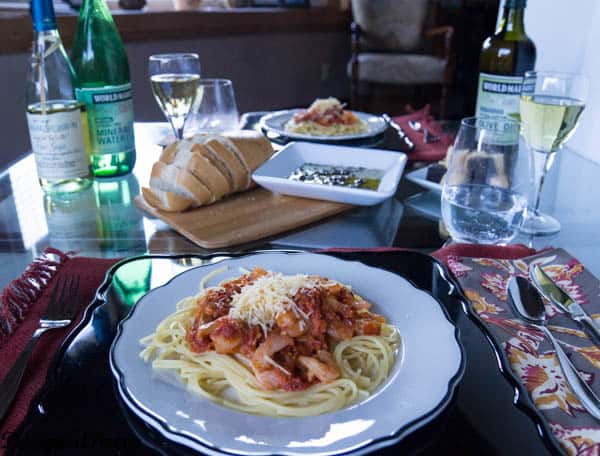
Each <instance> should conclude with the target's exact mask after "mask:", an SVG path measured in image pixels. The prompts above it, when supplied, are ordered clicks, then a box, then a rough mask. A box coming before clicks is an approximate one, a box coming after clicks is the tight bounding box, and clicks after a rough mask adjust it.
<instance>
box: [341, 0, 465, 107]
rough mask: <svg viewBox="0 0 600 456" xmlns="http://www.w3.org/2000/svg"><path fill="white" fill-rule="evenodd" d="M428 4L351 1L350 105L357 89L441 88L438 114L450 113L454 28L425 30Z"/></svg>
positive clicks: (354, 101)
mask: <svg viewBox="0 0 600 456" xmlns="http://www.w3.org/2000/svg"><path fill="white" fill-rule="evenodd" d="M428 11H429V2H428V0H352V15H353V22H352V25H351V33H352V58H351V60H350V62H349V64H348V73H349V77H350V80H351V85H350V87H351V96H350V103H351V104H352V106H353V107H354V108H355V107H356V105H357V102H358V98H359V87H367V89H368V91H369V92H370V90H371V86H372V85H386V86H405V87H408V86H413V87H414V86H439V87H440V88H441V93H440V101H439V111H440V115H441V116H442V117H443V116H444V114H445V112H446V99H447V96H448V88H449V86H450V84H451V83H452V80H453V78H454V65H453V58H452V52H451V48H452V36H453V34H454V29H453V28H452V27H451V26H448V25H446V26H439V27H434V28H429V29H426V30H424V24H425V21H426V18H427V14H428Z"/></svg>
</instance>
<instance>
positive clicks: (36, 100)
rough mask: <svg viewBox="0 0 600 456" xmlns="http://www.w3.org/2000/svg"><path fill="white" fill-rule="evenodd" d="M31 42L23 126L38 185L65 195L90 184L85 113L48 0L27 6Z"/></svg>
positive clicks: (50, 1)
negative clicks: (30, 21)
mask: <svg viewBox="0 0 600 456" xmlns="http://www.w3.org/2000/svg"><path fill="white" fill-rule="evenodd" d="M31 17H32V19H33V30H34V39H33V47H32V53H31V60H30V66H29V74H28V78H27V89H26V100H27V124H28V126H29V137H30V140H31V148H32V150H33V153H34V156H35V162H36V166H37V171H38V177H39V180H40V185H41V186H42V189H43V190H44V192H46V193H49V194H50V193H69V192H73V191H78V190H81V189H83V188H87V187H89V186H90V184H91V179H90V165H89V159H88V156H87V153H86V139H87V136H86V135H87V127H86V116H85V107H84V105H83V104H82V103H79V102H78V101H77V100H76V99H75V94H74V90H73V89H74V84H75V83H76V77H75V73H74V71H73V67H72V65H71V62H70V61H69V57H68V56H67V53H66V52H65V49H64V47H63V45H62V41H61V39H60V35H59V34H58V30H57V28H56V19H55V16H54V7H53V5H52V0H32V2H31Z"/></svg>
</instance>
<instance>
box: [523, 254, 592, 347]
mask: <svg viewBox="0 0 600 456" xmlns="http://www.w3.org/2000/svg"><path fill="white" fill-rule="evenodd" d="M529 276H530V278H531V281H532V282H533V283H534V284H535V286H536V287H537V289H538V290H539V291H540V293H542V295H543V296H544V297H545V298H546V299H547V300H549V301H551V302H553V303H554V304H556V306H558V308H560V309H561V310H562V311H563V312H566V313H568V314H569V315H570V316H571V318H572V319H573V320H575V321H576V322H577V323H578V324H579V325H580V326H581V327H582V328H583V329H584V331H585V332H586V333H587V335H588V336H589V338H590V339H591V341H592V342H593V343H594V345H597V346H599V347H600V328H599V327H598V324H597V323H596V322H595V321H594V320H593V319H592V318H591V317H590V316H589V315H588V314H586V313H585V311H584V310H583V309H582V308H581V306H580V305H579V304H578V303H577V302H576V301H575V300H574V299H573V298H571V297H570V296H569V295H568V294H567V293H566V292H565V291H564V290H563V289H562V288H560V287H559V286H558V285H557V284H556V283H554V281H553V280H552V279H551V278H550V277H549V276H548V274H546V271H544V269H543V268H542V267H540V266H538V265H537V264H535V265H533V266H532V267H531V268H530V270H529Z"/></svg>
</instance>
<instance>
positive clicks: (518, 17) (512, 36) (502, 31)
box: [496, 6, 527, 41]
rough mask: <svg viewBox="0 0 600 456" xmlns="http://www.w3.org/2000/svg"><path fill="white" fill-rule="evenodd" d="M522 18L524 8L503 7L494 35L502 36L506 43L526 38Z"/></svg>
mask: <svg viewBox="0 0 600 456" xmlns="http://www.w3.org/2000/svg"><path fill="white" fill-rule="evenodd" d="M524 17H525V7H524V6H523V7H516V8H515V7H511V6H505V7H504V12H503V14H502V19H501V20H500V25H499V27H498V31H497V32H496V34H497V35H503V37H504V39H505V40H508V41H519V40H522V39H523V38H526V37H527V35H526V34H525V24H524V22H523V19H524Z"/></svg>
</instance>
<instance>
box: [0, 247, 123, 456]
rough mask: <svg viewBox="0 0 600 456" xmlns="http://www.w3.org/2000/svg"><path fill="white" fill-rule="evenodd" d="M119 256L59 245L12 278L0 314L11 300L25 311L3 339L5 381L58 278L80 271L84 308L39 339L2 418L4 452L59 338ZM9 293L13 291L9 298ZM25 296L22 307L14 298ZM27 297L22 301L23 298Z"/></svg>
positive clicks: (0, 371)
mask: <svg viewBox="0 0 600 456" xmlns="http://www.w3.org/2000/svg"><path fill="white" fill-rule="evenodd" d="M117 261H118V259H100V258H87V257H72V256H71V255H68V254H64V253H62V252H59V251H57V250H54V249H47V250H46V251H45V252H44V255H42V257H41V258H39V259H37V260H36V261H35V262H34V263H32V265H30V266H29V267H28V268H27V269H26V271H25V272H24V273H23V275H22V276H21V277H20V278H18V279H16V280H14V281H13V282H11V283H10V284H9V285H8V286H7V287H6V289H5V290H4V291H3V293H2V299H1V300H0V309H3V310H4V313H1V312H0V318H4V320H3V321H5V322H6V318H7V315H8V311H7V309H8V308H9V305H10V307H11V308H12V312H11V313H12V314H13V316H14V315H18V314H20V318H16V319H15V318H10V317H9V319H10V320H11V329H12V330H11V334H10V335H5V336H4V337H3V339H2V340H0V381H1V380H3V379H4V377H5V376H6V374H7V373H8V371H9V370H10V368H11V367H12V365H13V364H14V362H15V361H16V360H17V358H18V356H19V355H20V354H21V352H22V351H23V349H24V348H25V345H26V344H27V342H28V341H29V339H30V338H31V336H32V334H33V332H34V331H35V330H36V328H37V327H38V322H39V320H40V318H41V317H42V316H43V315H44V312H45V310H46V307H47V305H48V302H49V299H50V296H51V294H52V291H53V289H54V284H55V283H56V280H57V279H58V278H60V277H65V276H66V275H70V274H77V275H79V278H80V285H79V287H80V288H79V302H80V304H81V310H80V312H79V315H78V316H77V318H76V319H75V323H72V324H71V325H70V326H69V327H67V328H64V329H53V330H51V331H48V332H47V333H46V334H44V335H43V336H42V337H41V339H40V340H39V342H38V344H37V346H36V348H35V350H34V352H33V354H32V355H31V358H30V359H29V363H28V366H27V370H26V371H25V374H24V376H23V380H22V382H21V386H20V389H19V392H18V393H17V396H16V397H15V399H14V401H13V403H12V406H11V409H10V410H9V412H8V414H7V415H6V417H5V418H4V420H3V421H2V422H1V423H0V454H3V453H4V450H3V447H4V446H5V443H6V440H7V439H8V437H9V436H10V434H11V433H12V432H14V430H15V429H16V428H17V427H18V426H19V424H20V423H21V421H23V419H24V418H25V415H26V414H27V410H28V409H29V404H30V402H31V401H32V399H33V398H34V396H35V394H36V393H37V392H38V390H39V389H40V388H41V387H42V385H43V384H44V382H45V380H46V375H47V373H48V368H49V366H50V364H51V363H52V361H53V359H54V354H55V353H56V351H57V350H58V348H59V347H60V344H61V343H62V341H63V340H64V338H65V337H66V335H67V334H68V333H69V331H71V329H72V328H73V327H74V326H75V325H76V322H78V321H79V319H80V318H81V316H82V313H83V309H84V308H85V307H87V306H88V304H89V303H90V302H91V301H92V299H93V297H94V295H95V293H96V289H97V288H98V286H100V284H101V283H102V281H103V280H104V275H105V273H106V271H107V270H108V268H110V267H111V266H112V265H113V264H114V263H116V262H117ZM7 296H9V297H12V298H11V300H10V304H9V301H8V300H7V299H8V298H7ZM23 296H29V301H30V302H29V303H28V304H25V305H22V307H21V308H20V311H19V309H17V308H15V306H17V305H18V304H17V302H16V300H15V299H14V298H15V297H21V298H22V297H23ZM22 302H23V301H20V303H21V304H22ZM25 302H27V299H26V300H25ZM4 328H6V325H4Z"/></svg>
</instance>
